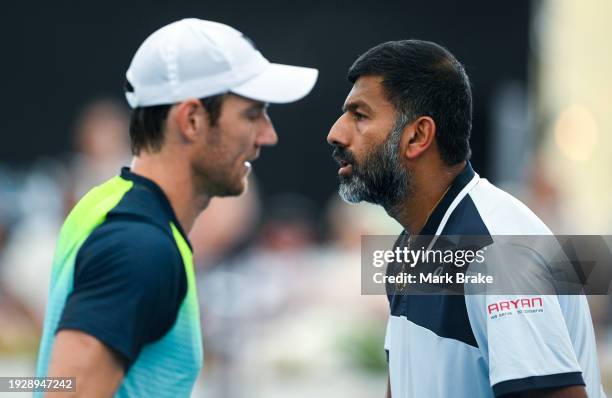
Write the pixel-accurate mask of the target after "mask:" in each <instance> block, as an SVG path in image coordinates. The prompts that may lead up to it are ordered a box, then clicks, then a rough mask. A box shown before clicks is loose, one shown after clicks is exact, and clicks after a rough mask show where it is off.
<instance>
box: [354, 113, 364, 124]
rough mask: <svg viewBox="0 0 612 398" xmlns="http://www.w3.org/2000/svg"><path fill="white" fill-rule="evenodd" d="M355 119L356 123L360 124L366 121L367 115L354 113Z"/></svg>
mask: <svg viewBox="0 0 612 398" xmlns="http://www.w3.org/2000/svg"><path fill="white" fill-rule="evenodd" d="M353 119H355V120H356V121H358V122H359V121H361V120H363V119H365V115H364V114H363V113H359V112H353Z"/></svg>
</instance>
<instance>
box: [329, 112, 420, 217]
mask: <svg viewBox="0 0 612 398" xmlns="http://www.w3.org/2000/svg"><path fill="white" fill-rule="evenodd" d="M405 126H406V121H405V118H403V117H401V116H400V117H398V118H397V120H396V123H395V125H394V126H393V128H392V129H391V132H390V133H389V137H388V138H387V140H386V141H385V142H383V143H382V144H380V145H379V146H378V147H376V148H374V149H373V150H372V152H371V153H370V154H368V156H367V157H366V158H365V159H364V160H363V161H362V162H361V163H360V164H359V165H358V164H357V163H356V162H355V163H353V165H352V168H353V172H352V174H351V175H350V176H347V177H345V176H340V188H339V193H340V197H341V198H342V199H343V200H345V201H346V202H350V203H358V202H361V201H365V202H369V203H373V204H377V205H380V206H382V207H384V208H385V210H387V212H389V211H391V212H393V211H394V209H396V208H397V207H398V206H399V205H400V203H401V202H402V201H403V200H405V199H406V198H407V196H408V195H409V193H410V189H411V183H410V181H411V178H410V172H409V171H408V170H407V169H406V168H405V167H402V165H401V164H400V161H399V158H400V156H399V143H400V139H401V137H402V132H403V130H404V127H405Z"/></svg>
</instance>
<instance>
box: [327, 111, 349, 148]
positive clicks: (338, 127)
mask: <svg viewBox="0 0 612 398" xmlns="http://www.w3.org/2000/svg"><path fill="white" fill-rule="evenodd" d="M345 121H346V113H345V114H342V115H341V116H340V117H339V118H338V120H336V123H334V125H333V126H332V127H331V129H330V130H329V133H328V134H327V142H328V143H329V145H334V146H348V131H347V128H346V125H345Z"/></svg>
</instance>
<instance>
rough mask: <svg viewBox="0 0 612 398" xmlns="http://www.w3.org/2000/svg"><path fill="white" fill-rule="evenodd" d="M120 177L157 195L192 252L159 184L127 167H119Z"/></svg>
mask: <svg viewBox="0 0 612 398" xmlns="http://www.w3.org/2000/svg"><path fill="white" fill-rule="evenodd" d="M121 178H123V179H124V180H129V181H132V182H134V183H135V184H139V185H141V186H143V187H145V188H146V189H148V190H149V191H150V192H151V193H152V194H153V195H155V196H156V197H157V199H158V200H159V202H160V203H161V205H162V207H163V209H164V211H165V213H166V214H167V215H168V218H169V219H170V221H171V222H172V223H173V224H174V225H175V226H176V228H177V229H178V230H179V232H180V233H181V235H182V236H183V239H185V242H187V245H188V246H189V249H190V250H191V251H192V252H193V247H191V242H189V238H188V237H187V234H186V233H185V231H183V227H182V226H181V223H180V222H179V221H178V218H177V217H176V214H175V213H174V209H173V208H172V205H171V204H170V201H169V200H168V197H167V196H166V194H165V193H164V191H163V190H162V189H161V188H160V186H159V185H157V184H156V183H155V182H153V181H152V180H150V179H148V178H146V177H143V176H141V175H139V174H136V173H133V172H132V171H131V170H130V168H129V167H123V168H121Z"/></svg>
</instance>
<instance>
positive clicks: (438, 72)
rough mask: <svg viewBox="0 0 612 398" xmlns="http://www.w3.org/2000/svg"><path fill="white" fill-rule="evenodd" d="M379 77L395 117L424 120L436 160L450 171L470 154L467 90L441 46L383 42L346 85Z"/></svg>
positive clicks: (354, 67) (455, 63)
mask: <svg viewBox="0 0 612 398" xmlns="http://www.w3.org/2000/svg"><path fill="white" fill-rule="evenodd" d="M363 75H376V76H382V78H383V82H382V84H383V87H384V90H385V94H386V95H387V98H388V99H389V100H390V101H391V102H392V103H393V105H394V106H395V109H396V112H398V113H399V114H403V115H404V116H406V117H407V120H408V121H409V122H410V121H413V120H415V119H416V118H417V117H419V116H430V117H431V118H432V119H434V121H435V122H436V142H437V143H438V147H439V148H440V156H441V158H442V160H443V161H444V162H445V163H446V164H448V165H450V166H452V165H455V164H457V163H460V162H462V161H464V160H468V159H469V158H470V155H471V150H470V142H469V141H470V132H471V129H472V90H471V88H470V81H469V79H468V76H467V74H466V73H465V69H464V68H463V66H462V65H461V63H460V62H459V61H457V59H456V58H455V57H454V56H453V55H452V54H451V53H450V52H449V51H448V50H446V49H445V48H444V47H442V46H440V45H438V44H436V43H432V42H429V41H422V40H400V41H389V42H386V43H382V44H379V45H377V46H375V47H373V48H371V49H369V50H368V51H367V52H366V53H364V54H362V55H361V56H359V58H357V60H356V61H355V63H353V65H352V66H351V67H350V68H349V71H348V80H349V81H350V82H351V83H355V82H356V81H357V79H358V78H359V77H360V76H363Z"/></svg>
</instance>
